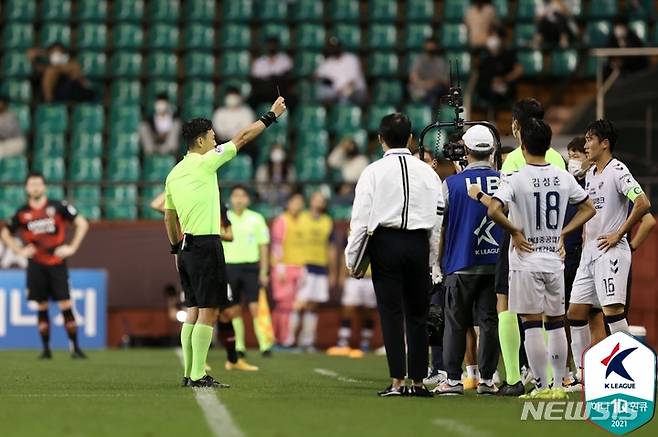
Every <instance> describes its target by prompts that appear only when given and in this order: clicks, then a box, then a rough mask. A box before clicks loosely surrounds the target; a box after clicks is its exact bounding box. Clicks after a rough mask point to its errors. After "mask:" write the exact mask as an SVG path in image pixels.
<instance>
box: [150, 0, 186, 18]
mask: <svg viewBox="0 0 658 437" xmlns="http://www.w3.org/2000/svg"><path fill="white" fill-rule="evenodd" d="M179 14H180V2H179V0H150V1H149V2H148V8H147V11H146V19H147V20H149V21H151V22H158V21H162V22H168V23H173V22H176V21H178V16H179Z"/></svg>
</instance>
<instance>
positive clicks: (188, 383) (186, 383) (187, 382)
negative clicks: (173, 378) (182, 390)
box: [180, 376, 191, 387]
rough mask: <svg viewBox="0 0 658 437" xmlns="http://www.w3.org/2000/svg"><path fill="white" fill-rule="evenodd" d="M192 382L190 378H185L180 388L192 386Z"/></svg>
mask: <svg viewBox="0 0 658 437" xmlns="http://www.w3.org/2000/svg"><path fill="white" fill-rule="evenodd" d="M190 381H191V380H190V378H188V377H187V376H183V379H182V380H181V382H180V386H181V387H189V386H190Z"/></svg>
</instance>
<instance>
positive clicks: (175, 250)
mask: <svg viewBox="0 0 658 437" xmlns="http://www.w3.org/2000/svg"><path fill="white" fill-rule="evenodd" d="M181 243H182V241H179V242H178V243H176V244H172V245H171V247H170V249H169V253H170V254H172V255H176V254H178V252H180V247H181Z"/></svg>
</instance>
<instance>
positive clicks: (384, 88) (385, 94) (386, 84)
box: [372, 80, 403, 105]
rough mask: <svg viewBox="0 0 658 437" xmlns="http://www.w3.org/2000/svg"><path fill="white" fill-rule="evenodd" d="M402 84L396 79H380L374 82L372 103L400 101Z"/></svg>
mask: <svg viewBox="0 0 658 437" xmlns="http://www.w3.org/2000/svg"><path fill="white" fill-rule="evenodd" d="M402 95H403V90H402V84H401V83H400V81H397V80H380V81H377V82H375V86H374V88H373V90H372V100H373V103H377V104H382V103H387V104H391V105H397V104H398V103H400V102H401V101H402Z"/></svg>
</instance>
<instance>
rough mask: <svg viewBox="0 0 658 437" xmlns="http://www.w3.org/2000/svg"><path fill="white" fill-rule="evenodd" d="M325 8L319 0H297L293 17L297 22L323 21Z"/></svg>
mask: <svg viewBox="0 0 658 437" xmlns="http://www.w3.org/2000/svg"><path fill="white" fill-rule="evenodd" d="M323 17H324V8H323V5H322V2H319V1H317V0H297V2H296V5H295V6H294V7H293V11H292V19H293V20H294V21H297V22H309V21H322V19H323Z"/></svg>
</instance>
